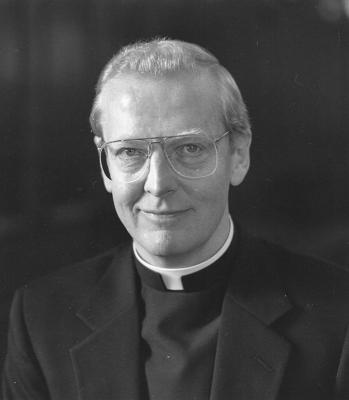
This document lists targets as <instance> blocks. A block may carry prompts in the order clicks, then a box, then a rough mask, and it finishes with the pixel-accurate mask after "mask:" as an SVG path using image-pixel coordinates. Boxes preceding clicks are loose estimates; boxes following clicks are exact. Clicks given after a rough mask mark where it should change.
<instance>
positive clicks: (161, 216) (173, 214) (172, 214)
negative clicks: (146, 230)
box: [140, 209, 189, 220]
mask: <svg viewBox="0 0 349 400" xmlns="http://www.w3.org/2000/svg"><path fill="white" fill-rule="evenodd" d="M188 211H189V209H184V210H162V211H160V210H143V209H142V210H140V212H141V213H142V214H144V215H145V216H146V217H148V218H150V219H155V220H167V219H174V218H177V217H180V216H182V215H183V214H185V213H187V212H188Z"/></svg>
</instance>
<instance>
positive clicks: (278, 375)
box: [211, 239, 292, 400]
mask: <svg viewBox="0 0 349 400" xmlns="http://www.w3.org/2000/svg"><path fill="white" fill-rule="evenodd" d="M240 242H241V245H240V246H238V249H239V250H238V254H237V256H236V258H235V262H234V273H233V275H232V280H231V282H230V284H229V287H228V290H227V294H226V297H225V300H224V304H223V310H222V316H221V325H220V330H219V335H218V342H217V352H216V361H215V368H214V375H213V381H212V388H211V400H227V399H234V400H257V399H258V400H273V399H276V398H277V394H278V391H279V386H280V383H281V381H282V377H283V373H284V370H285V367H286V364H287V360H288V356H289V351H290V344H289V343H288V342H287V341H286V340H285V339H283V338H282V337H281V336H279V335H278V333H277V332H275V331H274V330H273V328H272V327H271V326H270V325H271V324H272V323H273V322H274V321H276V320H277V319H279V318H280V317H282V316H283V315H284V314H285V313H287V312H288V311H289V310H290V309H291V308H292V306H291V304H290V302H289V300H288V298H287V295H286V293H285V289H284V287H283V285H282V280H281V279H280V277H279V274H278V272H277V266H276V265H275V263H273V260H271V259H270V257H269V255H268V253H267V250H266V249H263V246H262V247H261V246H260V245H258V248H254V243H253V242H252V243H249V240H248V239H246V240H240ZM256 255H258V257H257V256H256Z"/></svg>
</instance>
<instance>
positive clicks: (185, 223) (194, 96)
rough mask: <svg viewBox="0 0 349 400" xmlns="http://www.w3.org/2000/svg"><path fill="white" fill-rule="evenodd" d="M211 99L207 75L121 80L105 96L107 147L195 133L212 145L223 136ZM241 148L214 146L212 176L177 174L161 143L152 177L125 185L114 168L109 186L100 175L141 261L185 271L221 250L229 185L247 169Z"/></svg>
mask: <svg viewBox="0 0 349 400" xmlns="http://www.w3.org/2000/svg"><path fill="white" fill-rule="evenodd" d="M215 93H216V92H215V87H214V83H213V82H212V81H211V79H210V77H209V76H208V75H206V74H205V75H204V74H201V75H199V76H195V75H193V74H187V73H181V74H176V75H173V76H169V77H164V78H153V77H142V76H141V77H140V76H136V75H123V76H122V77H119V78H116V79H114V80H112V81H109V82H108V83H107V84H106V86H105V87H104V89H103V93H102V98H101V99H102V102H101V109H102V110H103V111H102V120H101V123H102V129H103V135H104V140H105V141H112V140H119V139H135V138H151V137H159V136H161V137H162V136H172V135H180V134H183V133H184V132H188V131H193V130H195V131H198V132H203V133H205V134H206V135H208V136H209V137H211V138H217V137H219V136H221V135H222V134H223V133H224V132H225V131H226V129H225V127H224V125H223V123H222V116H221V114H220V112H219V106H218V101H217V96H216V95H215ZM246 146H247V147H246V149H245V150H244V151H233V149H232V147H231V144H230V141H229V136H227V137H225V138H223V139H222V140H221V141H219V142H218V143H217V147H218V166H217V170H216V171H215V173H214V174H213V175H211V176H208V177H205V178H198V179H187V178H183V177H181V176H179V175H177V174H176V173H175V172H174V171H173V170H172V169H171V167H170V165H169V164H168V161H167V159H166V157H165V155H164V153H163V150H162V148H161V146H160V145H159V144H155V145H153V153H152V156H151V158H150V163H149V170H148V172H147V173H146V174H145V175H144V176H143V177H142V178H141V179H140V180H137V181H135V182H132V183H125V182H123V181H122V180H121V179H120V177H118V174H117V172H116V171H115V170H113V169H111V171H110V172H111V180H109V179H108V178H107V177H105V176H104V183H105V186H106V189H107V190H108V191H109V192H111V193H112V196H113V200H114V205H115V209H116V212H117V214H118V216H119V218H120V220H121V221H122V223H123V224H124V226H125V227H126V229H127V230H128V232H129V233H130V235H131V236H132V238H133V239H134V241H135V244H136V246H137V249H138V251H139V253H140V254H141V256H142V257H143V258H144V259H145V260H147V261H148V262H151V263H153V264H156V265H162V266H167V267H171V266H178V265H189V264H194V263H198V262H200V261H203V260H204V259H206V258H208V257H210V256H211V255H213V254H214V253H215V252H216V251H217V250H218V248H219V247H220V246H221V245H222V244H223V242H224V240H225V238H226V236H227V234H228V230H229V220H228V191H229V185H230V183H233V184H239V183H240V182H241V180H242V179H243V177H244V175H245V173H246V172H247V169H248V144H246ZM246 157H247V159H246Z"/></svg>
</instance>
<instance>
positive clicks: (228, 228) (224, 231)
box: [133, 213, 234, 269]
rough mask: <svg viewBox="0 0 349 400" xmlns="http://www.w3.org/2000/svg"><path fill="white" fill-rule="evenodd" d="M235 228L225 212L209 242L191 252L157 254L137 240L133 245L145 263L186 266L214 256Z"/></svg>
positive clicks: (170, 266)
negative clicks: (150, 251) (144, 247)
mask: <svg viewBox="0 0 349 400" xmlns="http://www.w3.org/2000/svg"><path fill="white" fill-rule="evenodd" d="M233 230H234V226H233V221H232V220H231V217H230V215H229V213H224V215H223V218H222V220H221V222H220V224H219V226H218V227H217V229H216V231H215V233H214V235H212V237H211V238H210V239H209V241H208V242H206V243H204V244H203V245H202V246H200V247H198V248H196V249H195V251H194V252H192V253H191V254H187V253H186V254H179V255H174V256H156V255H151V254H149V253H148V252H146V251H145V250H144V249H143V248H142V247H141V246H139V244H138V243H137V242H134V243H133V246H134V249H135V251H136V252H137V254H138V256H139V257H140V259H142V260H143V261H144V262H145V263H148V264H150V265H153V266H157V267H160V268H165V269H176V268H186V267H188V266H193V265H198V264H200V263H203V262H205V261H206V260H208V259H210V258H211V257H213V256H214V255H215V254H216V253H217V252H218V251H219V250H220V249H221V248H222V246H223V245H224V243H225V242H226V240H227V238H228V237H229V234H232V232H233Z"/></svg>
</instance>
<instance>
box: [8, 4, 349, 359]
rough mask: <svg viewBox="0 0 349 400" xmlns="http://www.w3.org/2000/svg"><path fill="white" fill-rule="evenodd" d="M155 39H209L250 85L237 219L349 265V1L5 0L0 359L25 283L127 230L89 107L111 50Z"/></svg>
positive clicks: (234, 203) (234, 204)
mask: <svg viewBox="0 0 349 400" xmlns="http://www.w3.org/2000/svg"><path fill="white" fill-rule="evenodd" d="M154 36H169V37H171V38H178V39H182V40H186V41H192V42H195V43H198V44H200V45H203V46H204V47H206V48H207V49H209V50H210V51H211V52H213V53H214V54H215V55H216V56H217V57H218V58H219V59H220V60H221V62H222V64H223V65H225V66H226V67H227V68H228V69H229V70H230V71H231V73H232V74H233V76H234V77H235V78H236V80H237V82H238V84H239V86H240V88H241V91H242V93H243V96H244V98H245V100H246V103H247V105H248V107H249V110H250V114H251V120H252V125H253V134H254V139H253V147H252V166H251V170H250V172H249V174H248V177H247V179H246V181H245V183H244V184H243V185H242V186H241V187H239V188H238V189H234V190H233V191H232V195H231V199H230V201H231V210H232V214H233V216H238V217H239V220H240V222H241V223H242V224H243V225H245V226H246V227H248V228H249V229H250V230H251V231H253V232H256V233H259V234H260V235H262V236H264V237H266V238H269V239H271V240H273V241H275V242H279V243H281V244H282V245H284V246H286V247H288V248H291V249H295V250H297V251H301V252H303V253H308V254H312V255H315V256H317V257H321V258H325V259H328V260H330V261H333V262H336V263H338V264H342V265H349V157H348V150H349V135H348V128H349V112H348V110H349V109H348V106H349V94H348V93H349V69H348V67H349V53H348V50H349V2H348V1H347V0H227V1H224V0H196V1H194V0H191V1H190V0H158V1H155V0H153V1H150V0H148V1H146V0H74V1H73V0H56V1H51V0H0V115H1V145H0V185H1V192H0V193H1V195H0V240H1V250H0V252H1V258H0V266H1V274H0V316H1V318H0V362H1V358H2V356H3V353H4V347H5V332H6V329H7V313H8V307H9V303H10V299H11V297H12V295H13V291H14V289H15V288H16V287H18V286H19V285H22V284H24V283H25V282H26V281H28V280H31V279H33V278H35V277H37V276H40V275H43V274H46V273H48V272H50V271H52V270H53V269H55V268H58V267H59V266H61V265H64V264H69V263H71V262H74V261H76V260H79V259H83V258H85V257H88V256H91V255H94V254H96V253H98V252H101V251H103V250H104V249H106V248H108V247H111V246H113V245H115V244H116V243H118V242H119V241H121V240H123V239H125V238H126V237H127V236H126V234H125V232H124V230H123V228H122V226H121V225H120V222H119V221H118V220H117V217H116V216H115V215H114V211H113V205H112V201H111V198H110V197H109V195H108V194H107V193H105V192H104V189H103V187H102V182H101V179H100V176H99V170H98V164H97V152H96V150H95V148H94V145H93V141H92V134H91V132H90V128H89V125H88V115H89V111H90V106H91V103H92V99H93V95H94V85H95V82H96V79H97V76H98V74H99V72H100V70H101V68H102V67H103V66H104V64H105V63H106V61H107V60H108V59H109V58H110V57H111V56H112V55H113V54H114V53H115V52H116V51H117V50H118V49H119V48H120V46H121V45H124V44H127V43H129V42H130V41H135V40H137V39H142V38H150V37H154Z"/></svg>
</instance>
